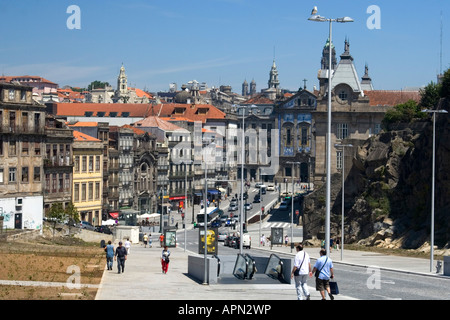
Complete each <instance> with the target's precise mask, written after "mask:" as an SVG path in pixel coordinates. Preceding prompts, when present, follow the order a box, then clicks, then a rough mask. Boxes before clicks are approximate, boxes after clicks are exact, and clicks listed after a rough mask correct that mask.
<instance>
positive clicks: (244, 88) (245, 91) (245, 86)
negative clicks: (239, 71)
mask: <svg viewBox="0 0 450 320" xmlns="http://www.w3.org/2000/svg"><path fill="white" fill-rule="evenodd" d="M242 96H244V97H246V96H248V82H247V80H244V83H243V84H242Z"/></svg>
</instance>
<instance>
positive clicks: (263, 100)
mask: <svg viewBox="0 0 450 320" xmlns="http://www.w3.org/2000/svg"><path fill="white" fill-rule="evenodd" d="M241 104H273V101H272V100H270V99H269V98H267V97H265V96H264V95H263V94H261V93H260V94H257V95H255V96H253V97H251V98H250V99H248V100H246V101H244V102H242V103H241Z"/></svg>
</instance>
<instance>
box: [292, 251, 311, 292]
mask: <svg viewBox="0 0 450 320" xmlns="http://www.w3.org/2000/svg"><path fill="white" fill-rule="evenodd" d="M296 249H297V254H296V255H295V258H294V267H293V268H292V272H291V279H292V278H294V280H295V289H296V290H297V299H298V300H303V296H305V297H306V300H310V294H309V290H308V286H307V284H306V281H307V280H308V275H309V276H310V277H312V272H311V261H310V259H309V255H308V253H307V252H306V251H303V245H302V244H298V245H297V247H296Z"/></svg>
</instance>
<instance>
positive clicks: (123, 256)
mask: <svg viewBox="0 0 450 320" xmlns="http://www.w3.org/2000/svg"><path fill="white" fill-rule="evenodd" d="M127 254H128V252H127V249H125V247H123V246H122V241H120V242H119V246H118V247H117V249H116V255H115V256H114V260H116V259H117V270H118V272H117V273H120V271H121V270H122V273H123V272H124V271H125V260H127Z"/></svg>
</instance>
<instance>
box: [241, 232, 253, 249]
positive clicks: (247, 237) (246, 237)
mask: <svg viewBox="0 0 450 320" xmlns="http://www.w3.org/2000/svg"><path fill="white" fill-rule="evenodd" d="M242 238H243V242H242V248H248V249H250V248H251V246H252V237H250V235H249V234H248V233H244V236H243V237H242Z"/></svg>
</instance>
